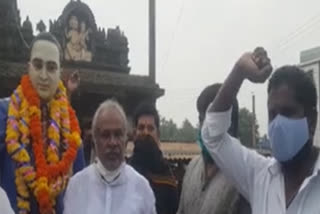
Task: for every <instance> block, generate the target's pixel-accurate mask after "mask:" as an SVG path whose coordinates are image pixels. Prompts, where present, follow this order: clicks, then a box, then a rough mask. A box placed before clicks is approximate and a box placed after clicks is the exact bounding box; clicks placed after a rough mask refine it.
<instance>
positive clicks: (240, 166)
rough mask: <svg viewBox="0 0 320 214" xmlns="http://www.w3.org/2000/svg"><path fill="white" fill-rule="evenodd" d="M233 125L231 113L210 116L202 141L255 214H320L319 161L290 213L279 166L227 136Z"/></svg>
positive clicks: (298, 194)
mask: <svg viewBox="0 0 320 214" xmlns="http://www.w3.org/2000/svg"><path fill="white" fill-rule="evenodd" d="M230 124H231V110H229V111H227V112H219V113H218V112H214V113H212V112H207V114H206V118H205V121H204V124H203V128H202V137H203V140H204V143H205V145H206V147H207V148H208V150H209V152H210V153H211V155H212V157H213V158H214V160H215V162H216V164H217V165H218V166H219V168H220V169H221V170H222V171H223V173H224V174H225V175H226V176H227V177H228V178H229V179H230V180H231V181H232V182H233V183H234V185H235V187H236V188H237V189H238V191H240V192H241V193H242V194H243V196H244V197H246V198H247V200H248V201H249V202H250V203H251V207H252V214H320V175H319V170H320V161H319V159H318V161H317V163H316V165H315V169H314V172H313V174H312V175H311V176H310V177H308V178H306V179H305V180H304V182H303V184H302V185H301V187H300V189H299V192H298V193H297V195H296V196H295V198H294V200H293V201H292V202H291V204H290V206H289V207H288V209H286V200H285V186H284V177H283V174H282V171H281V169H280V165H279V163H278V162H277V161H276V160H275V159H274V158H265V157H264V156H262V155H259V154H258V153H257V152H255V151H253V150H250V149H248V148H246V147H244V146H242V145H241V144H240V142H239V140H238V139H235V138H232V137H231V136H230V135H229V134H228V133H227V130H228V129H229V127H230Z"/></svg>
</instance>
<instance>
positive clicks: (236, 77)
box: [208, 48, 272, 112]
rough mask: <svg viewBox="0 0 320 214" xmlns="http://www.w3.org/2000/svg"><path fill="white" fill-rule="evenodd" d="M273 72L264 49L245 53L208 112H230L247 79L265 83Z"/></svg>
mask: <svg viewBox="0 0 320 214" xmlns="http://www.w3.org/2000/svg"><path fill="white" fill-rule="evenodd" d="M271 72H272V66H271V64H270V59H269V58H268V55H267V52H266V51H265V50H264V49H263V48H256V49H255V51H254V52H253V53H245V54H244V55H242V57H241V58H240V59H239V60H238V61H237V62H236V64H235V65H234V67H233V69H232V71H231V73H230V74H229V76H228V78H227V79H226V81H225V82H224V84H223V85H222V87H221V89H220V91H219V93H218V94H217V96H216V98H215V99H214V102H213V105H211V106H210V107H209V109H208V111H209V112H222V111H227V110H229V109H230V108H231V106H232V103H233V102H234V99H235V98H236V96H237V94H238V92H239V89H240V87H241V85H242V83H243V81H244V80H245V79H248V80H250V81H251V82H254V83H263V82H265V81H266V79H267V78H268V77H269V76H270V74H271Z"/></svg>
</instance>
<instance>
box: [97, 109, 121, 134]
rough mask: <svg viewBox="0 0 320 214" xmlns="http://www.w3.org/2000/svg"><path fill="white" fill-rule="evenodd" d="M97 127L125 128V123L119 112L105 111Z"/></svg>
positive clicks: (99, 118) (99, 117)
mask: <svg viewBox="0 0 320 214" xmlns="http://www.w3.org/2000/svg"><path fill="white" fill-rule="evenodd" d="M97 125H98V127H100V128H103V129H105V128H107V129H108V128H113V129H114V128H117V127H118V128H123V127H125V121H124V118H123V117H122V115H121V114H120V112H119V111H117V110H115V109H108V110H103V111H102V112H101V113H100V115H99V116H98V119H97Z"/></svg>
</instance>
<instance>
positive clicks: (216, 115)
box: [202, 48, 320, 214]
mask: <svg viewBox="0 0 320 214" xmlns="http://www.w3.org/2000/svg"><path fill="white" fill-rule="evenodd" d="M271 71H272V67H271V64H270V59H269V58H268V56H267V53H266V51H265V50H264V49H263V48H257V49H256V50H255V51H254V53H246V54H244V55H243V56H242V57H241V58H240V59H239V60H238V62H237V63H236V64H235V66H234V68H233V70H232V71H231V73H230V74H229V76H228V78H227V79H226V81H225V82H224V85H223V86H222V88H221V89H220V91H219V93H218V95H217V97H216V98H215V100H214V101H213V103H212V104H211V105H210V106H209V107H208V109H207V113H206V117H205V122H204V125H203V128H202V137H203V140H204V144H205V146H206V147H207V148H208V150H209V152H210V154H211V155H212V157H213V159H214V160H215V162H216V164H217V165H218V166H219V168H220V169H221V170H222V171H223V172H224V174H225V175H226V176H227V177H228V178H229V179H230V180H231V181H232V182H233V183H234V185H235V186H236V187H237V189H238V190H239V191H240V192H241V193H242V194H243V195H244V196H245V197H246V198H247V199H248V201H249V202H250V203H251V207H252V213H253V214H319V213H320V203H319V198H320V174H319V171H320V160H319V158H318V157H319V149H318V148H316V147H314V146H313V135H314V133H315V128H316V124H317V93H316V88H315V85H314V83H313V81H312V80H311V78H310V77H309V76H308V75H307V74H306V73H304V72H303V71H302V70H301V69H299V68H298V67H296V66H284V67H281V68H279V69H277V71H276V72H275V73H274V74H273V76H272V77H271V78H270V80H269V85H268V114H269V129H268V132H269V137H270V142H271V147H272V154H273V158H265V157H263V156H261V155H259V154H258V153H256V152H255V151H252V150H249V149H248V148H246V147H244V146H242V145H241V144H240V143H239V142H238V140H237V139H235V138H232V137H231V136H230V135H229V134H228V133H227V130H228V128H229V126H230V121H231V106H232V103H233V100H234V99H235V98H236V96H237V94H238V91H239V89H240V87H241V85H242V83H243V81H244V80H245V79H248V80H250V81H251V82H261V83H263V82H265V80H266V79H267V78H268V77H269V76H270V74H271Z"/></svg>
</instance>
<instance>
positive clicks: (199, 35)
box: [18, 0, 320, 133]
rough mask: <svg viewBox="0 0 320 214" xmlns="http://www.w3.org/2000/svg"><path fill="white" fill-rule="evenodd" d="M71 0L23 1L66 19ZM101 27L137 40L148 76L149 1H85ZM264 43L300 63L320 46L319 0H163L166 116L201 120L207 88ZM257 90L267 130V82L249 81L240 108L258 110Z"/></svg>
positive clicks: (161, 72)
mask: <svg viewBox="0 0 320 214" xmlns="http://www.w3.org/2000/svg"><path fill="white" fill-rule="evenodd" d="M68 2H69V0H55V1H45V2H44V1H43V0H18V7H19V9H20V12H21V18H22V21H23V20H25V18H26V16H27V15H29V17H30V20H31V21H32V22H33V23H37V22H38V21H39V20H40V19H43V20H44V21H45V23H46V24H47V23H48V20H49V19H56V18H58V17H59V16H60V15H61V13H62V10H63V8H64V7H65V5H66V4H67V3H68ZM83 2H86V3H87V4H88V5H89V7H90V8H91V10H92V11H93V13H94V14H95V19H96V22H97V25H98V26H100V27H105V28H110V27H115V26H117V25H119V26H120V28H121V29H122V30H123V31H124V32H125V34H126V36H127V37H128V40H129V48H130V54H129V57H130V66H131V68H132V70H131V73H132V74H145V75H147V74H148V0H83ZM258 45H259V46H264V47H265V48H266V49H267V50H268V52H269V54H270V56H271V59H272V61H273V64H274V66H276V67H279V66H281V65H284V64H297V63H299V52H300V51H301V50H305V49H309V48H312V47H315V46H319V45H320V1H319V0H308V1H301V0H282V1H279V0H268V1H266V0H241V1H239V0H223V1H215V0H201V1H199V0H198V1H197V0H158V1H157V82H158V83H159V84H160V86H161V87H162V88H164V89H165V90H166V92H165V96H163V97H162V98H160V99H159V100H158V103H157V105H158V108H159V111H160V113H161V115H162V116H165V117H166V118H172V119H173V120H174V121H175V122H176V123H178V124H179V125H180V124H181V122H182V121H183V119H185V118H188V119H189V120H191V122H192V123H193V124H196V123H197V112H196V105H195V102H196V99H197V96H198V95H199V93H200V92H201V90H202V89H203V88H204V87H205V86H207V85H209V84H212V83H215V82H222V81H223V80H224V79H225V77H226V76H227V74H228V73H229V71H230V69H231V68H232V66H233V64H234V62H235V61H236V60H237V58H238V57H239V56H240V55H241V54H242V53H243V52H244V51H250V50H253V49H254V48H255V47H256V46H258ZM253 92H254V94H255V95H256V112H257V118H258V122H259V125H260V132H261V133H265V132H266V130H267V110H266V100H267V94H266V84H263V85H253V84H251V83H249V82H245V84H244V86H243V87H242V89H241V92H240V94H239V103H240V107H247V108H249V109H251V94H252V93H253Z"/></svg>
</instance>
